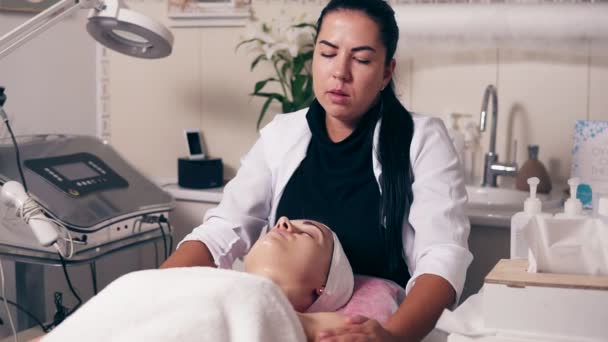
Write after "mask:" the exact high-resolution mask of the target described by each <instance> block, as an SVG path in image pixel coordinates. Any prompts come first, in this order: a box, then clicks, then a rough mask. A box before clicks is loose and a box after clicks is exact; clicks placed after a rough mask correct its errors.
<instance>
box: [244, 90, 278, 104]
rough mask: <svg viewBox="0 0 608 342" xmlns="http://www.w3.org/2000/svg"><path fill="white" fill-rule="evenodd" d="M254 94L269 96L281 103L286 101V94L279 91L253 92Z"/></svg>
mask: <svg viewBox="0 0 608 342" xmlns="http://www.w3.org/2000/svg"><path fill="white" fill-rule="evenodd" d="M251 95H252V96H260V97H267V98H273V99H275V100H277V101H279V102H281V103H283V102H284V101H285V96H283V95H281V94H277V93H262V92H259V93H253V94H251Z"/></svg>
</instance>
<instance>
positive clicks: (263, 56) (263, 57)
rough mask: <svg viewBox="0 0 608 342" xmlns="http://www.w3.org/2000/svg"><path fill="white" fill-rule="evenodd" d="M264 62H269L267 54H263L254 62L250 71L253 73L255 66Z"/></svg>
mask: <svg viewBox="0 0 608 342" xmlns="http://www.w3.org/2000/svg"><path fill="white" fill-rule="evenodd" d="M262 60H268V59H267V58H266V55H265V54H261V55H259V56H257V57H256V58H255V59H254V60H253V62H252V63H251V66H250V67H249V71H253V68H255V66H256V65H258V63H259V62H260V61H262Z"/></svg>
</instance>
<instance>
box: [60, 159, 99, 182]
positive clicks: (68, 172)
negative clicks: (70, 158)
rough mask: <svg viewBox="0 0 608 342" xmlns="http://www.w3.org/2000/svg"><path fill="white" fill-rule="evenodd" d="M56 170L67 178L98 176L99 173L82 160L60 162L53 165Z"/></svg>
mask: <svg viewBox="0 0 608 342" xmlns="http://www.w3.org/2000/svg"><path fill="white" fill-rule="evenodd" d="M53 168H54V169H55V170H57V172H59V173H61V175H62V176H63V177H65V178H66V179H68V180H76V179H83V178H91V177H97V176H99V173H98V172H97V171H95V170H93V169H92V168H91V167H89V166H88V165H87V164H85V163H83V162H78V163H70V164H61V165H55V166H53Z"/></svg>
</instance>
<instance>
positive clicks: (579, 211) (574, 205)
mask: <svg viewBox="0 0 608 342" xmlns="http://www.w3.org/2000/svg"><path fill="white" fill-rule="evenodd" d="M580 183H581V180H580V179H579V178H577V177H574V178H570V179H568V185H569V186H570V198H568V199H567V200H566V203H565V204H564V212H563V213H557V214H555V218H557V219H573V218H585V215H583V203H582V202H581V201H580V200H579V199H578V198H576V191H577V189H578V186H579V184H580Z"/></svg>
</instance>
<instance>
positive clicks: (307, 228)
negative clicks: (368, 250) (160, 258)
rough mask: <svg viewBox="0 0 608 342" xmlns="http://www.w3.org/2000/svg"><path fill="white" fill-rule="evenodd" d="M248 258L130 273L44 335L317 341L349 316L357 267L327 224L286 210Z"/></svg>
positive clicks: (107, 338) (94, 338)
mask: <svg viewBox="0 0 608 342" xmlns="http://www.w3.org/2000/svg"><path fill="white" fill-rule="evenodd" d="M244 264H245V271H246V272H237V271H232V270H221V269H215V268H209V267H188V268H170V269H162V270H145V271H138V272H133V273H130V274H127V275H124V276H122V277H120V278H118V279H117V280H115V281H114V282H112V283H111V284H109V285H108V286H107V287H106V288H105V289H104V290H103V291H101V292H100V293H99V294H98V295H97V296H95V297H93V298H92V299H91V300H89V301H88V302H87V303H86V304H85V305H84V306H83V307H82V308H81V309H80V310H78V311H77V312H76V313H74V315H72V316H71V317H69V318H68V319H67V320H66V321H65V322H63V323H62V324H60V325H59V326H58V327H57V328H56V329H55V330H53V331H52V332H50V333H49V334H48V335H46V336H44V337H43V338H42V341H44V342H52V341H76V340H81V341H214V342H215V341H264V342H266V341H268V342H271V341H306V340H309V341H311V340H313V339H314V336H315V335H316V334H317V332H318V331H320V330H321V329H326V328H332V327H337V326H340V325H341V324H343V322H344V316H342V315H341V314H338V313H332V311H335V310H337V309H339V308H340V307H342V306H343V305H344V304H346V303H347V302H348V300H349V299H350V297H351V294H352V292H353V284H354V280H353V273H352V269H351V267H350V264H349V262H348V260H347V259H346V256H345V254H344V251H343V250H342V246H341V245H340V242H339V241H338V239H337V237H336V235H335V234H334V233H333V232H332V231H331V230H330V229H329V228H328V227H327V226H325V225H323V224H321V223H319V222H316V221H311V220H293V221H290V220H289V219H287V218H285V217H282V218H280V219H279V221H278V223H277V225H276V226H275V227H274V228H273V229H271V230H270V231H269V232H268V233H267V234H266V235H264V236H263V237H261V238H260V239H258V241H257V242H256V243H255V245H254V246H253V247H252V248H251V250H250V252H249V254H248V255H247V256H246V257H245V260H244Z"/></svg>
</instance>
